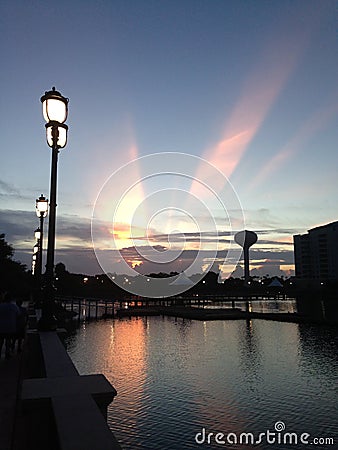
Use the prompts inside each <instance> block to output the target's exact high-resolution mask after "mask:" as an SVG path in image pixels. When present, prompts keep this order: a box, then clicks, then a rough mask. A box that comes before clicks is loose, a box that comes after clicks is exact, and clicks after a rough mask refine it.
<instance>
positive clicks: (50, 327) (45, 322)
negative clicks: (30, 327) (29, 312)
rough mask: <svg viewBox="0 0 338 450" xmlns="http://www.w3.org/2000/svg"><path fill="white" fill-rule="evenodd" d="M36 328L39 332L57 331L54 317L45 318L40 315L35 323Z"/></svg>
mask: <svg viewBox="0 0 338 450" xmlns="http://www.w3.org/2000/svg"><path fill="white" fill-rule="evenodd" d="M37 328H38V330H39V331H55V330H56V329H57V320H56V317H55V316H53V315H51V316H45V315H43V314H42V316H41V318H40V319H39V321H38V323H37Z"/></svg>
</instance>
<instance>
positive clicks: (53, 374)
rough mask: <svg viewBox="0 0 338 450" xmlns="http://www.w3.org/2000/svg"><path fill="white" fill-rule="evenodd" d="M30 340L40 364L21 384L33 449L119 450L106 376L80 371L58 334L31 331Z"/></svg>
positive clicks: (109, 387)
mask: <svg viewBox="0 0 338 450" xmlns="http://www.w3.org/2000/svg"><path fill="white" fill-rule="evenodd" d="M27 344H28V347H29V353H30V357H31V358H32V361H33V366H34V368H36V367H38V366H40V369H39V370H40V374H38V375H35V374H33V376H39V378H28V379H24V380H23V383H22V407H23V413H24V415H25V417H26V433H25V434H26V435H27V444H28V450H30V449H32V450H33V449H34V450H38V449H40V448H41V449H47V448H48V450H54V449H55V450H94V449H100V450H118V449H119V450H120V449H121V447H120V445H119V443H118V442H117V440H116V438H115V437H114V435H113V433H112V432H111V431H110V429H109V427H108V425H107V422H106V419H107V407H108V405H109V404H110V403H111V402H112V401H113V399H114V397H115V395H116V390H115V389H114V388H113V386H112V385H111V384H110V383H109V381H108V380H107V379H106V378H105V377H104V375H102V374H100V375H82V376H81V375H79V373H78V371H77V370H76V368H75V366H74V364H73V362H72V360H71V359H70V357H69V355H68V353H67V352H66V350H65V348H64V346H63V344H62V342H61V340H60V338H59V336H58V334H57V333H56V332H37V331H33V332H30V333H29V334H28V343H27ZM34 353H35V354H34ZM41 359H42V364H41V362H40V364H37V361H39V360H41ZM33 366H32V364H31V370H30V372H31V376H32V372H33V371H34V368H32V367H33ZM28 367H29V364H28ZM28 372H29V370H28ZM41 375H42V376H41Z"/></svg>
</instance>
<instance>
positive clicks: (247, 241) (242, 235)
mask: <svg viewBox="0 0 338 450" xmlns="http://www.w3.org/2000/svg"><path fill="white" fill-rule="evenodd" d="M235 242H236V243H237V244H238V245H240V246H241V247H242V248H243V253H244V282H245V285H246V286H247V285H248V283H249V277H250V270H249V248H250V247H251V246H252V245H254V244H255V243H256V242H257V234H256V233H255V232H254V231H248V230H244V231H240V232H238V233H236V234H235Z"/></svg>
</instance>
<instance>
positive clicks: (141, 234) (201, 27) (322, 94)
mask: <svg viewBox="0 0 338 450" xmlns="http://www.w3.org/2000/svg"><path fill="white" fill-rule="evenodd" d="M336 24H337V8H336V2H335V1H328V0H321V1H312V0H292V1H288V0H284V1H279V0H269V1H265V0H259V1H257V0H255V1H254V0H252V1H248V0H236V1H231V0H208V1H207V0H204V1H201V0H179V1H178V0H177V1H176V0H156V1H153V0H123V1H122V0H116V1H115V0H111V1H108V0H96V1H86V0H81V1H78V0H73V1H71V2H69V1H63V0H60V1H58V2H55V1H49V0H46V1H44V2H41V1H34V0H32V1H30V2H27V1H16V0H12V1H2V2H1V4H0V54H1V61H2V70H1V71H0V79H1V86H2V93H1V104H0V116H1V165H0V200H1V203H0V232H2V233H5V234H6V240H7V241H8V242H10V243H11V244H12V245H13V246H14V248H15V258H16V259H17V260H20V261H22V262H23V263H25V264H27V266H28V267H30V264H31V256H32V248H33V245H34V243H35V242H34V235H33V234H34V230H35V228H36V227H37V226H38V220H37V217H36V214H35V199H36V198H37V197H39V195H40V194H41V193H43V194H44V195H45V196H46V197H47V198H49V179H50V163H51V149H50V148H49V147H48V145H47V143H46V139H45V127H44V120H43V117H42V107H41V102H40V97H41V96H42V95H43V94H44V93H45V91H48V90H50V89H51V88H52V86H55V87H56V89H57V90H58V91H60V92H61V93H62V94H63V95H64V96H66V97H68V98H69V115H68V120H67V125H68V126H69V135H68V143H67V146H66V148H64V149H62V150H61V151H60V154H59V163H58V200H57V204H58V207H57V226H56V256H55V262H56V263H57V262H63V263H65V265H66V268H67V270H69V271H71V272H76V273H86V274H89V275H92V274H96V273H101V272H102V271H110V272H119V271H120V272H122V273H126V271H127V270H128V267H129V266H130V267H132V268H134V269H135V270H136V272H137V273H143V274H146V273H150V272H152V271H157V272H158V271H160V270H158V269H159V268H161V270H162V269H163V271H171V270H177V271H179V272H181V271H186V270H188V271H187V272H186V273H187V274H188V275H190V273H191V272H192V271H195V270H196V271H197V272H198V271H203V270H209V269H212V270H213V269H214V268H219V269H220V270H221V273H222V274H223V276H224V277H225V276H229V275H230V274H231V273H234V274H235V275H237V276H241V275H242V274H243V273H242V266H243V265H242V262H241V259H240V258H241V252H240V247H238V246H237V247H236V244H234V239H233V236H234V234H235V233H236V232H238V231H240V230H241V229H248V230H252V231H255V232H256V233H257V235H258V241H257V243H256V244H255V245H254V246H253V247H252V248H251V251H250V257H251V273H252V274H253V275H258V276H263V275H266V274H269V275H281V274H283V275H286V276H288V275H290V274H292V273H293V269H294V267H293V238H292V236H293V235H294V234H298V233H305V232H306V231H307V230H309V229H311V228H313V227H315V226H318V225H323V224H326V223H330V222H333V221H336V220H337V198H338V183H337V167H338V152H337V143H338V127H337V116H338V85H337V79H338V58H337V54H338V52H337V50H338V40H337V32H336ZM47 225H48V218H47V219H46V221H45V235H47V233H46V229H47ZM91 230H93V233H91ZM91 234H93V239H92V236H91ZM46 245H47V244H46V242H45V243H44V247H46ZM94 250H95V251H94ZM236 252H237V253H236ZM197 254H198V258H197V259H196V255H197ZM158 258H159V259H158ZM125 262H126V263H127V267H125ZM238 263H239V264H240V265H241V267H237V265H238ZM124 269H126V270H124ZM234 270H235V272H233V271H234ZM189 271H190V272H189Z"/></svg>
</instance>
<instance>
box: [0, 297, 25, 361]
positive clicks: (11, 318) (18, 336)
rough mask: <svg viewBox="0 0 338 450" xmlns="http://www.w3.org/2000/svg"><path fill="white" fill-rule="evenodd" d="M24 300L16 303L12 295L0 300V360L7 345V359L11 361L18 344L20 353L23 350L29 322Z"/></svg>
mask: <svg viewBox="0 0 338 450" xmlns="http://www.w3.org/2000/svg"><path fill="white" fill-rule="evenodd" d="M22 303H23V302H22V300H16V301H14V299H13V297H12V296H11V294H10V293H8V292H7V293H6V294H5V295H4V296H3V297H2V298H0V358H1V355H2V348H3V345H4V344H5V358H6V359H10V357H11V355H12V353H13V352H14V350H15V344H16V343H17V351H18V353H19V352H21V350H22V343H23V340H24V339H25V334H26V326H27V320H28V314H27V309H26V308H25V307H24V306H22Z"/></svg>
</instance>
